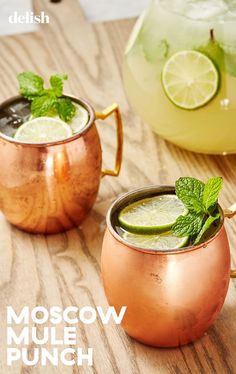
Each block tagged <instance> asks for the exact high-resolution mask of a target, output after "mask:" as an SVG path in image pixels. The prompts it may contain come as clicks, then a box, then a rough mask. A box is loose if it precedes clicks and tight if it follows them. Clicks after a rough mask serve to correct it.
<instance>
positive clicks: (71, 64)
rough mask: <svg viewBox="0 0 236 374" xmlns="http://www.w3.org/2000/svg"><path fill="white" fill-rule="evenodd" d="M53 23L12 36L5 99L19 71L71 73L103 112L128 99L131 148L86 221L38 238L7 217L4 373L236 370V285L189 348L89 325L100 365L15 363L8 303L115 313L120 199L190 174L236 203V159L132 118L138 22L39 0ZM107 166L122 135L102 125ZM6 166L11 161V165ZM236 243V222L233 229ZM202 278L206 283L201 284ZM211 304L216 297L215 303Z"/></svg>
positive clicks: (84, 328)
mask: <svg viewBox="0 0 236 374" xmlns="http://www.w3.org/2000/svg"><path fill="white" fill-rule="evenodd" d="M42 9H43V10H44V11H45V12H46V13H47V14H49V15H50V17H51V23H50V25H43V26H42V27H41V29H40V32H38V33H34V34H25V35H20V36H11V37H2V38H0V45H1V59H0V64H1V70H0V76H1V79H0V87H1V90H0V96H1V100H4V99H6V98H8V97H9V96H11V95H15V94H16V93H17V82H16V78H15V76H16V74H17V73H18V72H21V71H23V70H33V71H36V72H38V73H39V74H41V75H43V76H44V77H45V78H48V77H49V75H50V74H51V73H53V72H67V73H68V74H69V78H70V79H69V81H68V83H67V84H66V86H67V87H66V91H68V92H70V93H72V94H74V95H78V96H84V97H85V98H88V99H89V100H90V101H91V102H92V103H93V104H94V107H95V108H96V110H101V109H103V108H105V107H106V106H107V105H108V104H110V103H112V102H115V101H117V102H119V104H120V107H121V110H122V113H123V119H124V132H125V150H124V160H123V167H122V172H121V174H120V176H119V178H111V177H106V178H104V179H103V180H102V183H101V187H100V192H99V197H98V199H97V203H96V205H95V207H94V209H93V211H92V212H91V214H90V216H89V217H88V218H87V220H86V221H85V222H84V224H83V225H82V226H81V227H80V228H78V229H75V230H72V231H70V232H67V233H64V234H61V235H55V236H48V237H46V236H33V235H28V234H26V233H23V232H20V231H18V230H17V229H16V228H14V227H11V226H10V225H9V224H8V223H7V222H6V220H5V219H4V217H3V216H2V215H1V216H0V251H1V261H0V286H1V288H0V313H1V325H0V336H1V345H0V355H1V364H0V373H1V374H8V373H14V374H18V373H19V374H26V373H37V374H38V373H40V374H41V373H43V374H45V373H46V374H51V373H63V374H67V373H97V374H112V373H122V374H131V373H132V374H138V373H140V374H144V373H145V374H154V373H155V374H157V373H160V374H166V373H173V374H174V373H175V374H176V373H179V374H180V373H217V374H223V373H236V368H235V366H236V318H235V310H236V309H235V308H236V290H235V285H236V283H235V282H234V281H231V283H230V288H229V292H228V296H227V299H226V302H225V305H224V308H223V311H222V312H221V314H220V317H219V318H218V320H217V322H216V323H215V325H214V326H213V327H212V328H210V330H209V331H208V332H207V333H206V334H205V336H204V337H203V338H202V339H200V340H198V341H197V342H195V343H194V344H190V345H188V346H185V347H182V348H180V349H154V348H149V347H146V346H144V345H141V344H139V343H137V342H135V341H134V340H132V339H130V338H129V337H128V336H126V334H125V333H124V332H123V331H122V329H121V328H120V327H117V326H115V325H114V324H112V323H110V324H109V325H107V326H102V325H101V324H99V323H95V324H94V325H81V326H80V329H79V335H80V346H81V347H84V348H85V349H86V347H93V348H94V366H93V368H89V367H88V366H87V365H86V366H84V367H82V368H79V369H78V368H77V367H74V368H71V367H66V366H63V365H59V367H58V368H53V367H52V366H48V367H47V368H40V367H35V368H25V367H23V366H22V364H21V363H18V364H16V365H15V366H14V367H13V368H10V367H7V366H6V306H7V305H12V306H13V307H14V308H16V309H17V308H18V309H19V308H21V307H23V306H24V305H27V306H29V307H30V308H33V307H34V306H36V305H43V306H45V307H47V308H49V307H50V306H53V305H59V306H62V307H63V308H64V307H66V306H68V305H77V306H78V307H79V308H81V307H82V306H84V305H90V306H95V305H101V306H102V307H103V308H106V307H107V302H106V299H105V296H104V292H103V288H102V283H101V277H100V255H101V246H102V238H103V233H104V229H105V214H106V211H107V208H108V207H109V205H110V203H111V201H112V200H113V199H114V198H115V197H116V196H117V195H118V194H120V193H122V192H124V191H127V190H129V189H132V188H134V187H139V186H144V185H148V184H154V183H158V184H159V183H168V184H173V183H174V181H175V180H176V179H177V178H178V177H179V176H181V175H191V176H195V177H199V178H201V179H206V178H207V177H210V176H212V175H222V176H223V177H224V193H223V194H222V196H221V203H222V205H223V206H226V207H227V206H229V205H230V204H231V203H232V202H234V201H236V189H235V185H236V167H235V165H236V156H233V155H232V156H227V157H221V156H214V157H210V156H209V157H208V156H204V155H198V154H193V153H189V152H186V151H183V150H181V149H179V148H177V147H175V146H173V145H171V144H168V143H166V142H165V141H164V140H162V139H160V138H159V137H158V136H156V135H155V134H153V133H152V131H151V130H150V129H149V127H148V126H147V125H145V124H144V123H143V122H142V121H141V120H140V119H139V118H137V117H136V116H135V115H134V113H133V112H132V110H131V108H130V107H129V105H128V102H127V100H126V98H125V94H124V90H123V85H122V79H121V63H122V55H123V49H124V45H125V42H126V40H127V37H128V35H129V33H130V31H131V29H132V26H133V24H134V20H126V21H117V22H112V23H107V24H89V23H87V22H86V20H85V19H84V16H83V14H82V12H81V9H80V6H79V1H78V0H66V1H62V2H61V3H58V4H52V3H50V2H49V1H48V0H38V1H35V10H36V11H40V10H42ZM98 126H99V131H100V135H101V137H102V143H103V150H104V165H105V166H106V167H108V166H112V164H113V160H114V153H115V129H114V126H112V123H111V126H110V124H109V123H106V124H99V125H98ZM1 162H4V160H1ZM227 229H228V233H229V237H230V242H231V246H232V262H233V263H234V264H236V252H235V248H234V244H235V239H234V238H235V237H236V222H229V223H227ZM199 281H201V280H199ZM206 302H207V300H206Z"/></svg>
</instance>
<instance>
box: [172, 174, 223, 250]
mask: <svg viewBox="0 0 236 374" xmlns="http://www.w3.org/2000/svg"><path fill="white" fill-rule="evenodd" d="M222 186H223V179H222V178H221V177H213V178H211V179H209V180H208V181H207V182H206V184H204V183H203V182H201V181H199V180H198V179H195V178H190V177H182V178H180V179H178V180H177V181H176V184H175V192H176V195H177V196H178V198H179V199H180V200H181V201H182V202H183V203H184V205H185V206H186V208H187V209H188V214H187V215H186V216H180V217H178V219H177V221H176V223H175V224H174V225H173V227H172V231H173V233H174V234H175V235H176V236H179V237H184V236H187V235H188V236H189V237H190V241H191V243H192V244H194V245H196V244H199V243H200V242H201V241H203V239H204V235H205V233H206V231H208V230H209V228H210V227H211V226H212V224H213V223H214V222H215V221H216V220H218V219H219V218H220V213H219V211H218V207H217V205H218V196H219V193H220V191H221V189H222Z"/></svg>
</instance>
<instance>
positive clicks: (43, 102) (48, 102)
mask: <svg viewBox="0 0 236 374" xmlns="http://www.w3.org/2000/svg"><path fill="white" fill-rule="evenodd" d="M55 103H56V101H55V99H54V98H52V97H50V96H48V95H44V96H39V97H36V98H35V99H34V100H33V102H32V104H31V112H32V114H33V116H34V117H43V116H46V115H47V114H48V113H49V112H50V110H52V109H53V107H54V105H55Z"/></svg>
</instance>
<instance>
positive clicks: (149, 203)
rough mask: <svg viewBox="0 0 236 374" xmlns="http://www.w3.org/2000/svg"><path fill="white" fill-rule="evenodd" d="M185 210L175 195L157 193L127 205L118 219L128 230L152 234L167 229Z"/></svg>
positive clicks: (185, 212)
mask: <svg viewBox="0 0 236 374" xmlns="http://www.w3.org/2000/svg"><path fill="white" fill-rule="evenodd" d="M187 212H188V211H187V209H186V208H185V206H184V204H183V203H182V201H180V200H179V199H178V197H177V196H176V195H159V196H155V197H151V198H146V199H143V200H139V201H137V202H135V203H132V204H130V205H128V206H127V207H125V208H124V209H123V210H122V211H121V212H120V214H119V217H118V220H119V223H120V225H121V226H122V227H123V228H124V229H126V230H128V231H130V232H134V233H138V234H153V233H160V232H163V231H167V230H169V229H170V228H171V226H172V225H173V224H174V223H175V221H176V219H177V218H178V217H179V216H181V215H185V214H187Z"/></svg>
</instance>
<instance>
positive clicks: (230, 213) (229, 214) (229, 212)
mask: <svg viewBox="0 0 236 374" xmlns="http://www.w3.org/2000/svg"><path fill="white" fill-rule="evenodd" d="M224 216H225V217H226V218H233V217H234V216H236V203H235V204H233V205H232V206H231V207H229V208H228V209H225V210H224ZM230 277H231V278H236V269H235V270H231V271H230Z"/></svg>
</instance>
